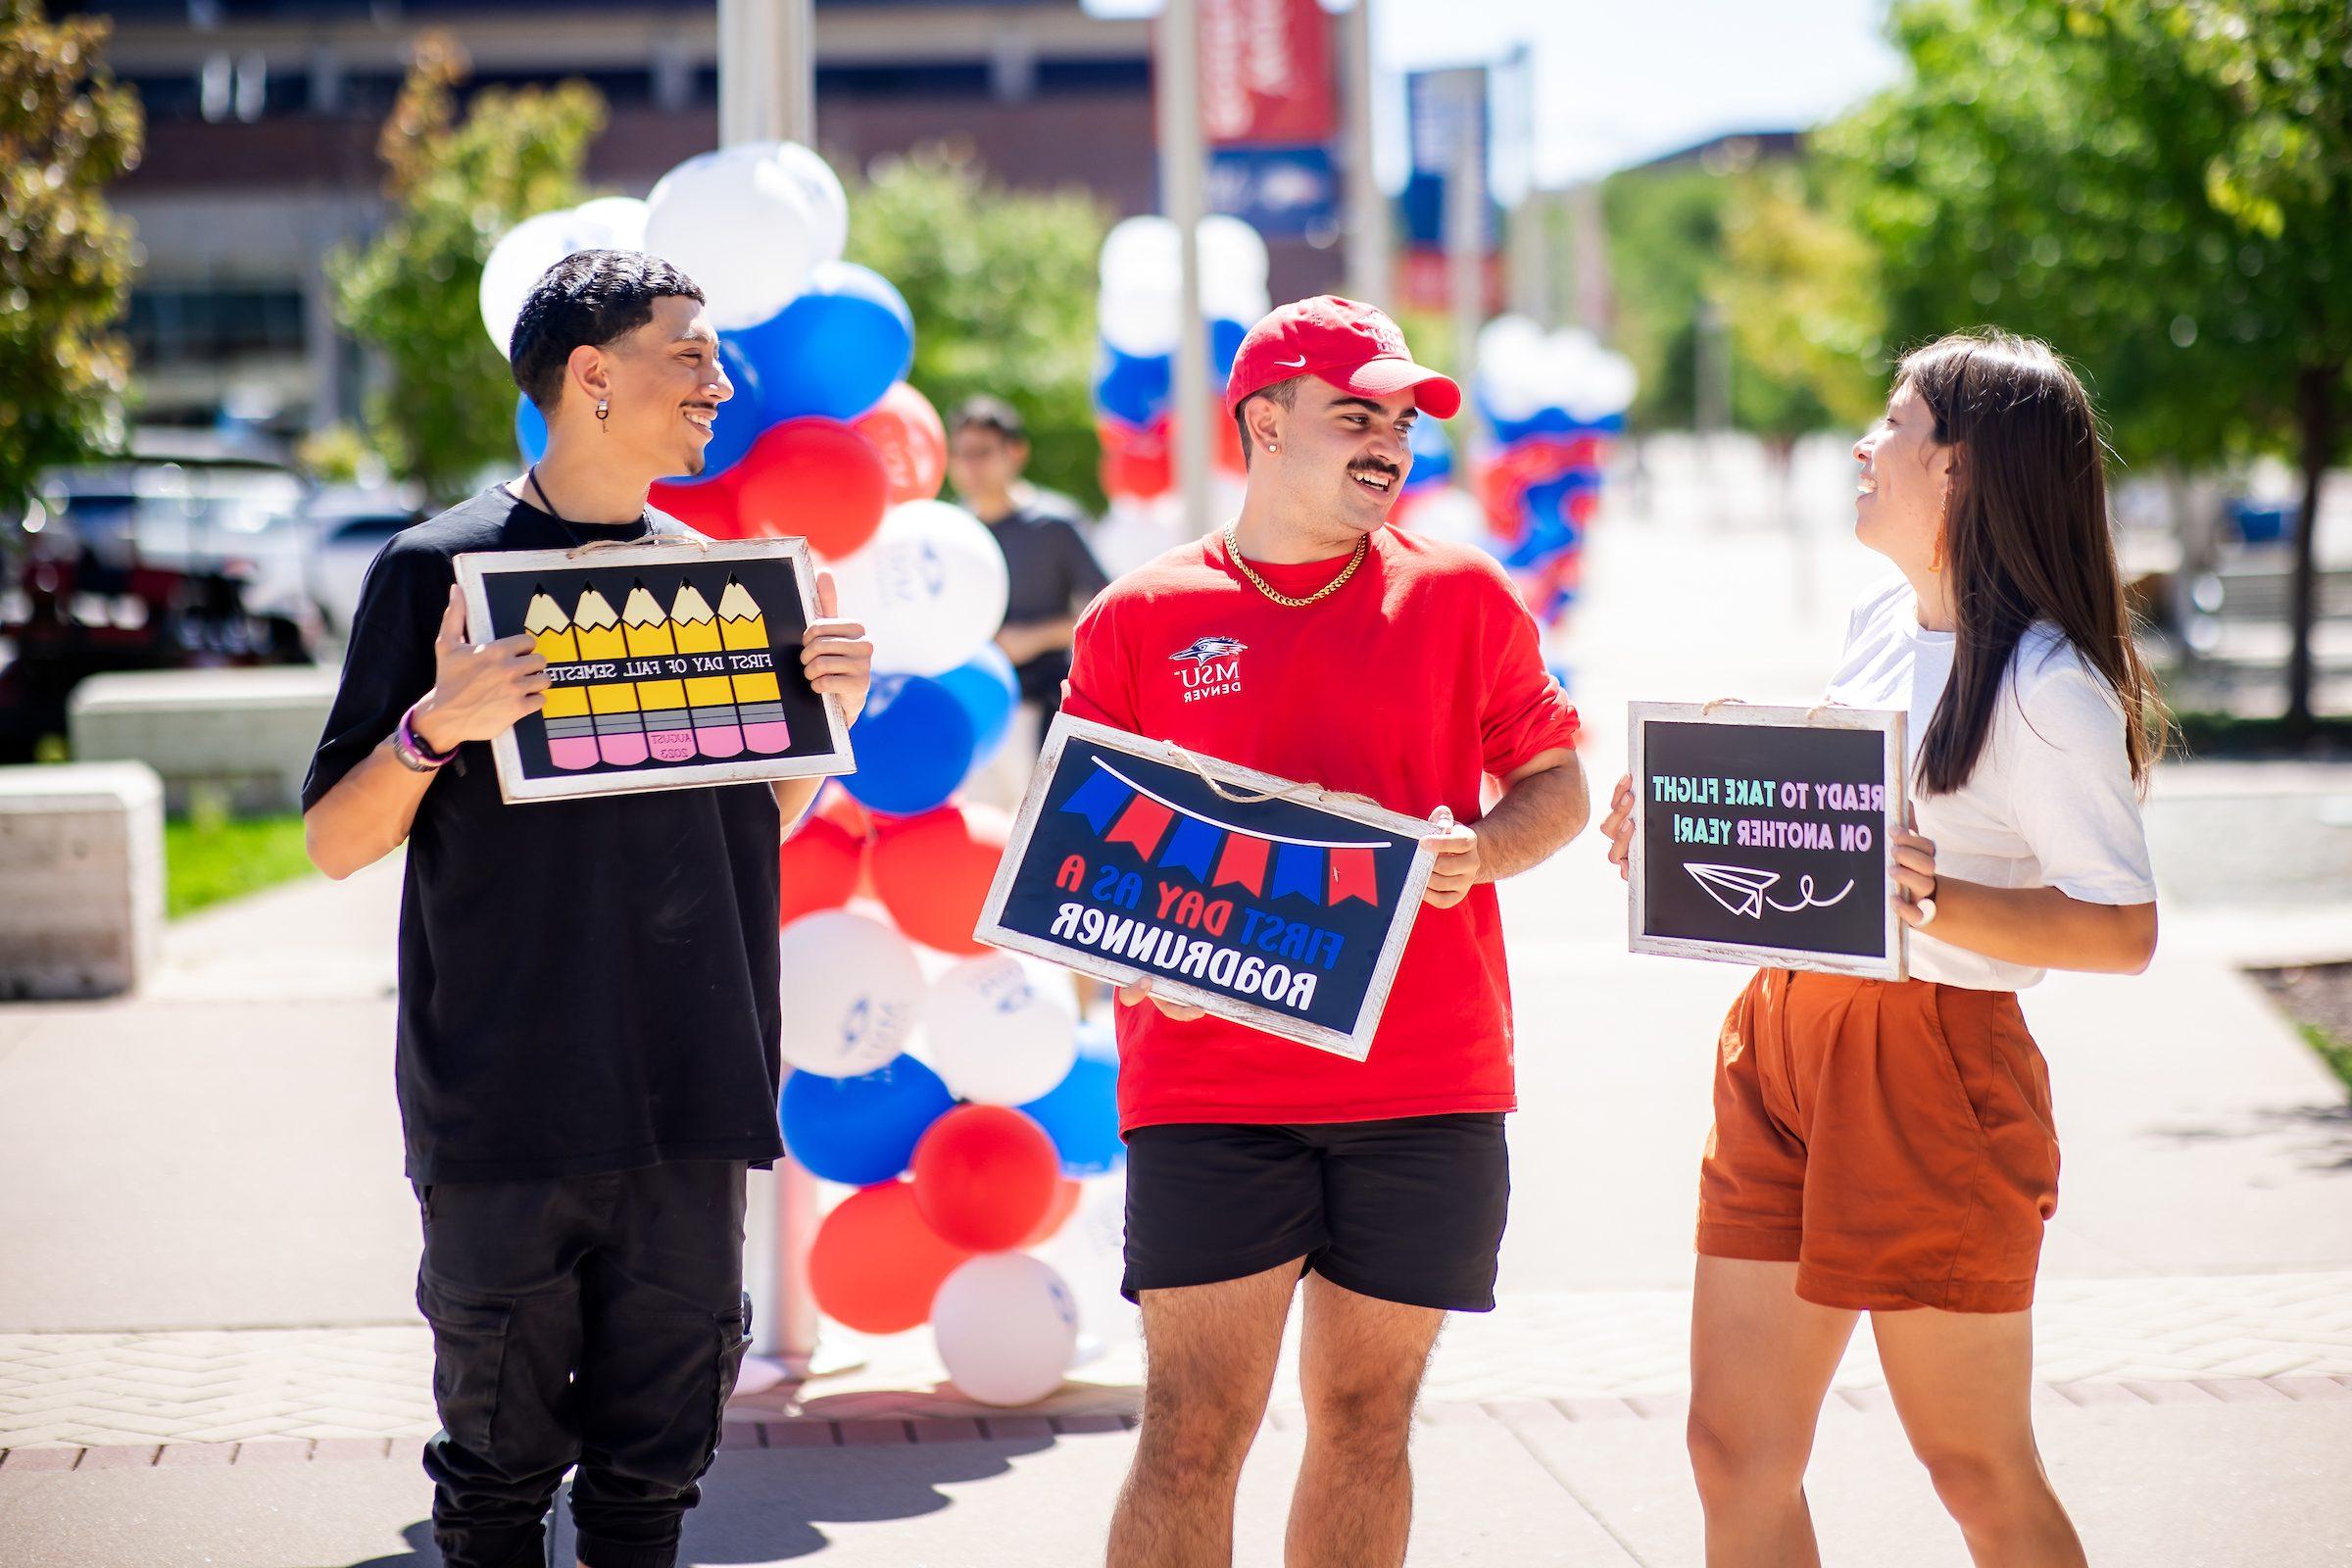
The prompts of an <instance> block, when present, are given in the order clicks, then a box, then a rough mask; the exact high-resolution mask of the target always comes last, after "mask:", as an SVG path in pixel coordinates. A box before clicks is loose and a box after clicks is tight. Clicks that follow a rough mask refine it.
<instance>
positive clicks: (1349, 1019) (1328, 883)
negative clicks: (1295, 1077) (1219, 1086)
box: [972, 713, 1436, 1061]
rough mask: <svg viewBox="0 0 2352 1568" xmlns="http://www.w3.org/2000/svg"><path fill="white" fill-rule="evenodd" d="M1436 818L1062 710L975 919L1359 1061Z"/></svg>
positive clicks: (1110, 974)
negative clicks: (1403, 811) (1426, 837)
mask: <svg viewBox="0 0 2352 1568" xmlns="http://www.w3.org/2000/svg"><path fill="white" fill-rule="evenodd" d="M1434 830H1435V824H1433V823H1430V822H1426V821H1423V820H1421V819H1420V818H1418V817H1411V816H1403V815H1399V814H1398V813H1397V812H1395V811H1390V810H1385V809H1382V808H1380V807H1378V806H1374V805H1371V804H1370V803H1368V802H1364V801H1361V800H1358V799H1355V798H1351V797H1347V796H1339V795H1333V794H1329V793H1327V792H1324V791H1322V790H1318V789H1316V788H1314V787H1313V786H1312V785H1302V784H1298V783H1294V782H1292V781H1291V780H1288V779H1281V778H1276V777H1274V776H1273V775H1272V774H1269V773H1260V772H1256V771H1253V770H1251V769H1250V768H1246V767H1238V766H1236V765H1234V764H1233V763H1230V762H1223V761H1219V760H1216V759H1215V758H1209V757H1202V756H1201V755H1199V754H1198V753H1194V752H1188V751H1186V750H1185V749H1184V748H1183V747H1181V746H1176V745H1173V744H1171V743H1169V742H1166V741H1152V740H1146V739H1145V738H1144V737H1142V736H1140V735H1130V734H1127V733H1126V732H1124V731H1122V730H1116V729H1111V728H1109V727H1108V726H1106V725H1103V724H1095V723H1089V722H1088V721H1086V720H1085V719H1079V718H1072V717H1070V716H1069V715H1068V714H1066V713H1064V714H1061V715H1059V716H1057V717H1056V718H1055V719H1054V725H1053V728H1052V729H1050V730H1048V731H1047V734H1046V744H1045V751H1044V754H1043V755H1042V756H1041V757H1040V758H1039V760H1038V764H1037V771H1036V772H1035V773H1033V774H1031V775H1030V780H1029V793H1028V795H1027V797H1026V798H1025V799H1024V800H1023V801H1022V802H1021V814H1020V817H1019V819H1018V820H1017V821H1016V822H1015V823H1014V824H1013V832H1012V838H1011V841H1010V843H1009V844H1007V845H1006V847H1005V858H1003V859H1002V860H1001V861H1000V862H998V866H997V876H996V881H995V883H994V885H992V886H991V887H990V888H989V890H988V903H987V905H986V906H985V907H983V908H982V910H981V913H980V923H979V925H978V927H977V928H976V929H975V930H974V931H973V933H972V934H973V935H974V936H975V937H976V938H978V939H979V940H980V941H982V942H988V943H993V944H995V945H996V946H998V947H1000V948H1010V949H1012V950H1013V951H1015V952H1018V953H1027V954H1032V955H1035V956H1038V957H1041V958H1047V959H1050V960H1052V961H1053V962H1054V963H1058V964H1062V965H1065V966H1066V967H1069V968H1072V969H1076V970H1079V971H1081V972H1082V973H1086V974H1091V975H1095V976H1098V977H1100V978H1102V979H1104V980H1110V981H1114V982H1116V983H1118V984H1122V985H1124V984H1126V983H1128V982H1130V981H1133V980H1137V979H1149V980H1150V981H1151V982H1152V991H1153V992H1154V993H1156V994H1157V995H1160V996H1164V997H1167V998H1168V999H1170V1000H1171V1001H1176V1002H1185V1003H1190V1004H1191V1005H1194V1006H1197V1007H1203V1008H1206V1009H1207V1010H1208V1011H1210V1012H1212V1013H1215V1014H1217V1015H1218V1016H1219V1017H1224V1018H1231V1019H1233V1020H1235V1021H1236V1022H1239V1023H1245V1024H1248V1025H1250V1027H1252V1028H1256V1029H1262V1030H1264V1031H1265V1032H1266V1033H1268V1034H1272V1035H1279V1036H1281V1037H1282V1038H1284V1039H1286V1040H1296V1041H1298V1042H1299V1043H1301V1044H1303V1045H1309V1046H1315V1047H1319V1048H1320V1049H1322V1050H1325V1051H1331V1052H1336V1053H1338V1054H1340V1055H1343V1056H1349V1057H1352V1058H1354V1059H1355V1060H1357V1061H1361V1060H1363V1058H1364V1057H1365V1056H1366V1055H1368V1054H1370V1053H1371V1050H1372V1034H1373V1031H1374V1029H1375V1028H1376V1027H1377V1026H1378V1025H1379V1023H1380V1012H1381V1008H1382V1007H1383V1006H1384V1005H1387V1002H1388V998H1389V986H1390V983H1391V982H1392V981H1393V980H1395V978H1396V975H1397V961H1398V960H1399V959H1400V958H1401V957H1402V956H1404V943H1405V938H1406V936H1407V935H1408V934H1409V933H1410V932H1411V930H1412V925H1413V918H1414V916H1415V915H1416V914H1418V913H1419V912H1420V909H1421V895H1422V891H1423V890H1424V889H1425V888H1426V887H1427V886H1428V884H1429V868H1430V862H1431V861H1432V860H1433V859H1434V858H1436V852H1435V851H1434V850H1431V849H1428V848H1426V847H1424V846H1423V845H1422V843H1421V838H1422V835H1424V834H1427V833H1430V832H1432V831H1434Z"/></svg>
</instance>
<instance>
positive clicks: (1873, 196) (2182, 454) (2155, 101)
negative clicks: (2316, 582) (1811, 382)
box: [1822, 0, 2352, 733]
mask: <svg viewBox="0 0 2352 1568" xmlns="http://www.w3.org/2000/svg"><path fill="white" fill-rule="evenodd" d="M1892 25H1893V33H1894V39H1895V42H1896V44H1897V46H1898V47H1899V48H1900V49H1901V50H1902V52H1903V53H1904V54H1905V55H1906V56H1908V57H1909V60H1910V62H1911V66H1912V74H1911V79H1910V80H1909V81H1908V82H1906V83H1904V84H1902V85H1900V86H1897V87H1895V88H1893V89H1890V90H1889V91H1888V92H1887V93H1885V94H1882V95H1881V96H1880V97H1879V98H1877V99H1875V100H1874V101H1872V102H1871V103H1870V104H1868V105H1866V106H1865V107H1864V108H1862V109H1861V110H1859V111H1858V112H1856V113H1855V114H1854V115H1853V116H1851V117H1849V118H1848V119H1847V120H1846V121H1844V122H1842V123H1839V124H1838V125H1837V126H1834V127H1832V128H1831V130H1830V131H1828V132H1827V133H1825V135H1824V137H1823V138H1822V141H1823V145H1824V146H1825V148H1826V149H1827V150H1828V152H1829V153H1830V155H1831V157H1832V159H1833V160H1834V162H1835V163H1836V164H1837V166H1838V172H1839V174H1840V177H1841V179H1842V181H1843V182H1844V184H1843V188H1844V189H1845V190H1846V191H1847V192H1848V195H1849V199H1850V202H1851V210H1852V212H1853V214H1854V216H1855V221H1857V223H1858V224H1859V225H1860V226H1861V227H1862V229H1863V230H1864V231H1865V232H1866V233H1868V234H1869V235H1870V237H1871V238H1872V239H1873V241H1874V242H1875V243H1876V244H1877V246H1878V248H1879V250H1880V253H1881V270H1882V276H1883V278H1884V279H1885V289H1884V297H1885V299H1886V301H1887V309H1888V314H1889V319H1890V323H1891V327H1892V332H1891V335H1892V336H1893V337H1895V338H1896V339H1897V340H1898V341H1900V340H1910V339H1916V338H1923V337H1929V336H1933V335H1936V334H1937V333H1940V332H1943V331H1946V330H1949V329H1951V328H1952V327H1954V326H1958V325H1963V324H1966V323H1967V322H1970V321H1972V320H1977V319H1984V318H1985V317H1993V318H1997V319H1999V320H2000V321H2001V322H2002V324H2003V325H2005V326H2008V327H2011V328H2013V329H2015V330H2018V331H2023V332H2029V333H2033V334H2034V335H2037V336H2041V337H2046V338H2048V339H2049V340H2050V341H2051V342H2053V343H2054V344H2055V345H2056V346H2057V347H2059V348H2060V349H2061V350H2062V351H2064V352H2066V353H2067V354H2068V355H2069V356H2070V357H2071V358H2073V359H2075V360H2076V361H2077V362H2078V363H2079V364H2080V365H2081V366H2082V368H2083V369H2084V370H2085V371H2086V372H2087V378H2088V379H2089V380H2090V381H2091V383H2092V385H2093V388H2094V391H2095V393H2096V395H2097V396H2098V398H2099V399H2100V402H2101V405H2102V407H2103V408H2104V410H2105V411H2106V414H2107V416H2108V417H2109V420H2110V421H2111V424H2112V426H2113V431H2114V438H2115V441H2116V444H2117V446H2118V448H2119V449H2120V450H2121V451H2122V453H2123V454H2124V455H2125V456H2126V457H2127V458H2131V457H2139V458H2143V459H2153V460H2156V461H2159V462H2170V463H2178V464H2181V465H2193V464H2201V463H2208V462H2211V461H2214V460H2216V459H2218V458H2221V457H2224V456H2227V455H2229V454H2231V453H2234V452H2239V451H2242V450H2245V449H2247V448H2249V447H2256V446H2259V447H2279V448H2283V449H2287V450H2291V451H2292V452H2293V453H2294V455H2295V457H2296V460H2297V462H2298V464H2299V466H2300V467H2301V470H2302V475H2303V510H2302V517H2303V525H2302V527H2301V528H2300V529H2299V531H2298V534H2297V542H2296V552H2295V568H2294V569H2295V591H2294V600H2293V605H2294V608H2293V612H2292V621H2293V633H2294V645H2293V649H2294V651H2293V654H2292V656H2291V657H2290V660H2289V665H2288V672H2287V705H2286V706H2287V722H2288V725H2289V727H2290V729H2291V730H2294V731H2297V732H2300V733H2308V731H2309V730H2310V728H2311V724H2312V711H2311V651H2310V635H2311V609H2312V585H2313V574H2314V562H2315V560H2316V556H2315V539H2314V535H2315V533H2316V531H2317V527H2316V524H2317V518H2318V511H2319V509H2318V502H2319V495H2320V485H2321V480H2322V477H2323V475H2324V474H2325V472H2326V470H2327V466H2328V464H2329V462H2330V461H2331V460H2332V458H2333V456H2334V454H2335V452H2336V449H2337V448H2338V446H2339V445H2340V444H2341V441H2342V434H2343V428H2344V424H2345V420H2346V416H2347V400H2348V398H2347V395H2348V393H2352V384H2348V382H2347V370H2348V368H2352V12H2348V11H2347V9H2346V8H2345V7H2344V5H2343V4H2342V0H1909V3H1906V4H1903V5H1900V6H1898V7H1897V8H1896V10H1895V12H1894V15H1893V22H1892Z"/></svg>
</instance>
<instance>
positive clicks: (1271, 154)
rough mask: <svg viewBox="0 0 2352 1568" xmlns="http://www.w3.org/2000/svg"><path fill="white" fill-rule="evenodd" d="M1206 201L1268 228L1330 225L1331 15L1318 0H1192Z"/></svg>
mask: <svg viewBox="0 0 2352 1568" xmlns="http://www.w3.org/2000/svg"><path fill="white" fill-rule="evenodd" d="M1199 4H1200V8H1201V134H1202V135H1203V137H1205V138H1206V140H1207V142H1208V146H1209V149H1210V151H1209V174H1208V179H1209V184H1208V204H1209V209H1210V211H1212V212H1219V213H1226V214H1230V215H1231V216H1233V217H1235V218H1239V219H1241V220H1243V221H1245V222H1247V223H1249V224H1250V227H1252V228H1254V229H1256V230H1258V232H1260V233H1261V234H1265V235H1268V236H1271V237H1276V238H1303V237H1305V236H1307V235H1310V234H1329V233H1330V232H1332V231H1333V230H1335V229H1336V228H1337V227H1338V226H1339V171H1338V167H1337V165H1336V164H1335V163H1334V161H1333V159H1332V139H1333V137H1334V136H1336V135H1337V134H1338V130H1339V93H1338V90H1337V84H1336V81H1335V79H1334V76H1333V73H1332V63H1333V58H1334V56H1333V49H1332V36H1331V33H1332V21H1331V18H1330V17H1329V16H1328V15H1327V14H1326V13H1325V12H1324V10H1323V7H1322V6H1321V5H1320V4H1319V3H1318V0H1199Z"/></svg>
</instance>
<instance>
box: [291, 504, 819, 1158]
mask: <svg viewBox="0 0 2352 1568" xmlns="http://www.w3.org/2000/svg"><path fill="white" fill-rule="evenodd" d="M653 516H654V526H655V528H657V529H658V530H660V531H662V532H682V531H685V527H684V524H682V523H680V522H678V521H677V520H676V519H675V518H671V517H666V516H663V515H661V514H659V513H656V514H654V515H653ZM644 531H645V530H644V529H643V528H642V527H640V526H638V525H636V524H629V525H625V526H621V527H591V526H587V525H583V524H578V523H564V522H562V521H559V520H558V519H557V518H555V517H553V516H550V515H548V514H546V513H544V512H541V511H540V510H539V509H537V508H536V507H532V506H528V505H525V504H524V503H522V502H519V501H516V500H515V498H514V497H513V496H511V495H510V494H508V493H507V492H506V491H505V490H504V489H503V488H502V489H491V490H486V491H484V492H483V493H482V494H480V495H478V496H475V497H474V498H473V499H472V500H470V501H467V502H466V503H464V504H462V505H460V506H457V507H453V508H451V509H450V510H449V511H447V512H444V513H442V514H441V515H439V516H437V517H434V518H432V519H431V520H430V521H427V522H422V523H419V524H417V526H416V527H414V528H410V529H408V530H407V531H405V532H403V533H400V534H398V535H396V536H394V538H393V540H392V542H391V543H390V544H388V545H386V546H385V547H384V551H383V553H382V554H381V555H379V556H378V557H377V558H376V560H375V564H373V565H372V566H371V567H369V568H368V581H367V585H366V586H365V587H364V588H363V589H362V590H361V593H360V608H359V612H358V613H357V614H356V615H355V616H354V617H353V621H352V632H351V649H350V652H349V653H348V654H347V655H346V656H345V659H344V662H343V684H342V687H341V689H340V690H339V691H338V692H337V693H336V695H335V705H334V709H333V711H331V712H330V713H329V714H328V715H327V720H326V733H325V735H324V736H323V737H322V738H321V739H320V741H319V753H318V756H317V757H316V758H314V759H313V760H312V762H311V773H310V777H309V778H308V779H307V780H306V781H305V782H304V784H303V789H302V804H303V807H304V809H309V808H311V807H312V806H315V805H317V804H318V802H319V799H320V798H321V797H323V796H324V795H325V794H326V793H327V791H329V790H330V789H332V788H334V786H335V785H336V783H337V782H338V781H340V780H341V779H342V777H343V776H344V774H346V773H348V772H349V771H350V770H351V769H352V768H353V767H354V766H355V765H356V764H357V763H358V762H359V761H360V760H362V759H364V758H365V757H366V756H367V755H368V752H370V751H372V750H373V749H374V748H375V747H376V746H378V745H380V744H382V742H383V740H384V737H386V736H387V735H389V734H391V733H392V730H393V727H394V726H395V725H396V724H398V723H399V722H400V715H401V714H402V713H403V712H404V711H407V709H408V707H409V705H410V704H412V703H414V702H415V701H416V700H417V698H419V697H421V696H423V695H424V693H425V692H426V691H427V690H429V689H430V688H431V686H432V684H433V672H434V666H433V635H434V633H435V631H436V630H437V629H438V628H439V626H440V622H441V616H442V613H443V612H444V611H445V610H446V609H447V607H448V604H449V586H450V584H451V583H452V582H453V581H454V580H455V579H456V570H455V568H454V567H453V566H452V564H451V560H452V558H453V557H455V556H457V555H459V554H461V553H463V552H467V551H482V550H547V549H568V548H571V547H574V546H577V545H581V544H585V543H588V542H590V541H592V540H595V539H599V538H606V539H630V538H635V537H638V536H640V535H641V534H643V533H644ZM780 837H781V824H780V822H779V820H778V817H777V811H776V803H775V798H774V796H773V795H772V794H771V793H770V791H769V789H768V787H767V785H765V784H735V785H725V786H717V787H712V788H706V789H684V790H661V791H656V792H652V793H648V794H642V795H615V796H609V797H604V798H600V799H594V800H567V801H541V802H532V803H529V804H525V805H518V806H508V805H506V804H505V803H504V802H502V801H501V800H500V798H499V792H498V774H497V768H496V764H495V763H494V762H493V761H492V760H491V756H490V747H489V745H488V744H487V743H485V742H469V743H467V744H466V745H465V746H463V747H461V748H460V749H459V753H458V757H457V760H455V761H453V762H451V763H450V764H449V765H448V766H447V767H444V768H443V769H442V770H441V772H440V774H439V775H438V776H437V777H436V778H435V779H434V780H433V782H432V786H431V787H430V788H429V789H427V790H426V791H425V794H424V800H423V802H422V803H421V804H420V805H419V806H418V807H417V820H416V824H415V826H414V828H413V829H412V830H411V832H410V836H409V846H408V850H409V853H408V867H407V874H406V881H405V883H404V886H403V888H402V894H401V906H400V1005H399V1013H400V1030H399V1043H398V1049H397V1053H396V1057H395V1073H394V1076H395V1079H396V1082H397V1085H398V1089H399V1095H400V1114H401V1125H402V1128H403V1130H404V1132H405V1133H406V1135H407V1140H408V1173H409V1176H410V1179H411V1180H413V1181H417V1182H456V1181H513V1180H526V1179H532V1178H540V1177H551V1176H571V1175H583V1174H587V1173H589V1172H593V1171H607V1170H627V1169H631V1168H633V1167H637V1166H643V1165H653V1164H659V1163H661V1162H662V1161H664V1160H672V1159H742V1160H748V1161H752V1162H754V1163H761V1162H765V1161H768V1160H772V1159H775V1158H777V1157H779V1156H780V1155H781V1154H782V1153H783V1152H784V1149H783V1144H782V1141H781V1140H780V1139H779V1137H778V1135H777V1130H776V1091H777V1088H778V1080H779V1076H780V1072H781V1061H780V1056H779V1051H778V1046H779V1035H780V1027H781V1020H780V1016H779V999H778V997H777V952H776V908H777V905H776V900H777V886H776V884H777V864H776V851H777V844H778V840H779V839H780Z"/></svg>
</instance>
